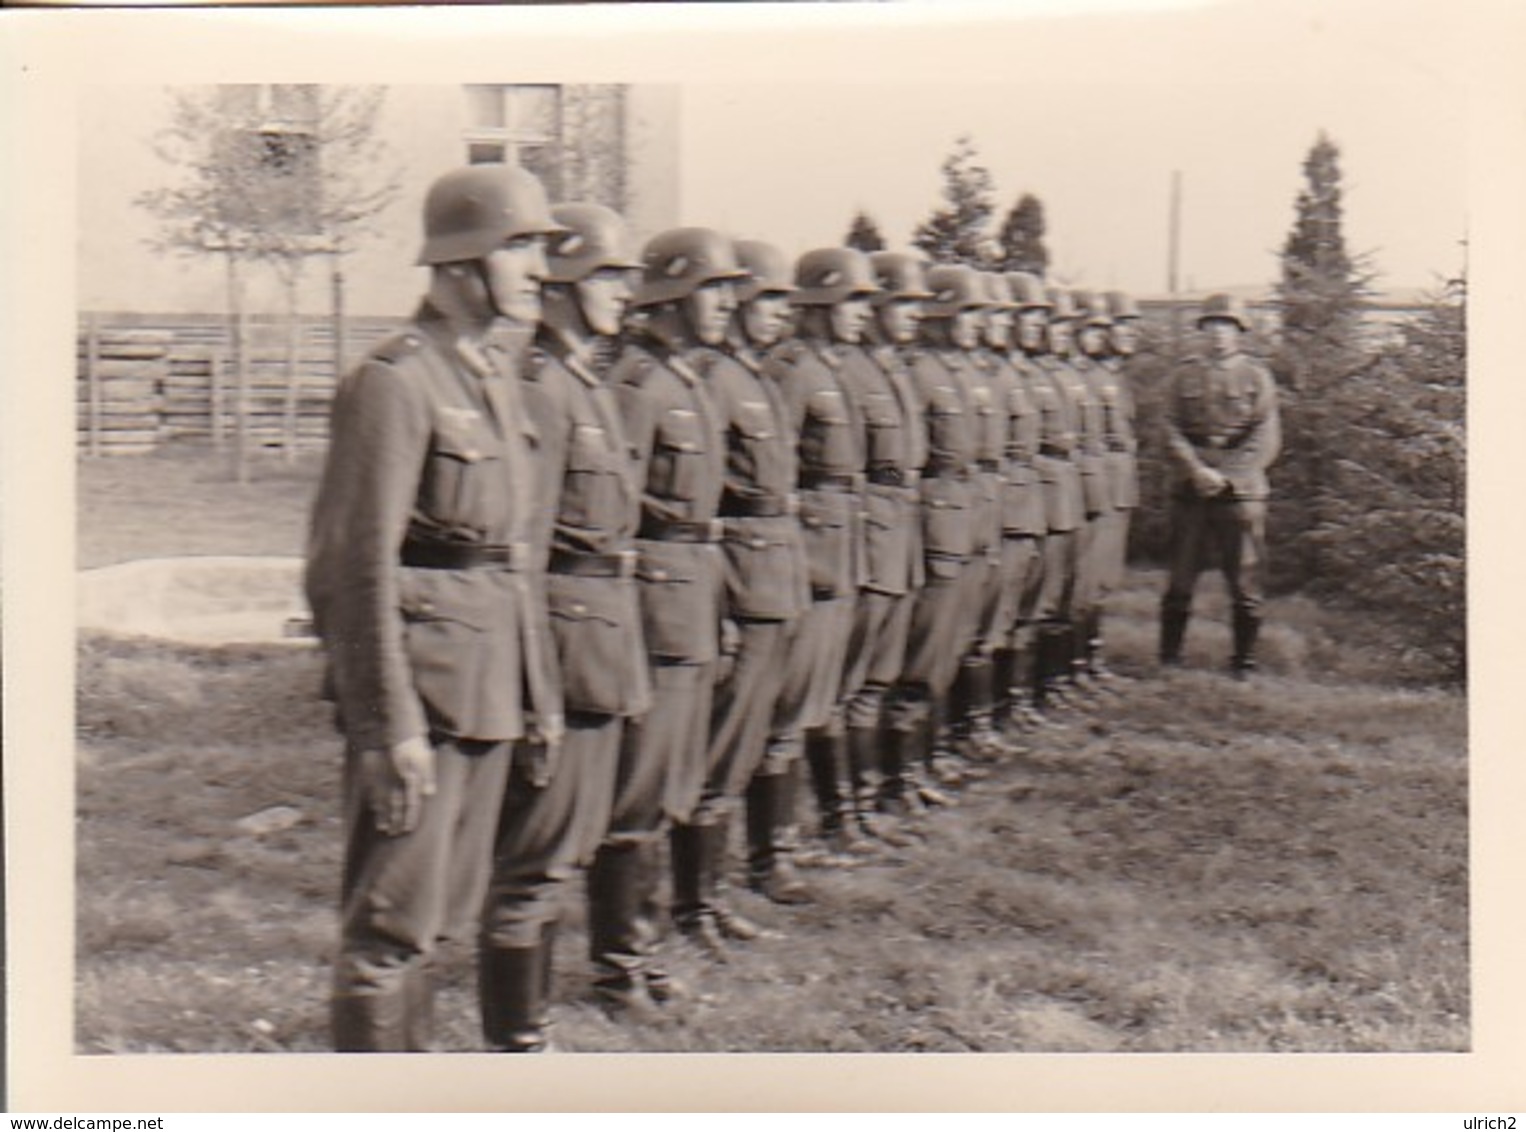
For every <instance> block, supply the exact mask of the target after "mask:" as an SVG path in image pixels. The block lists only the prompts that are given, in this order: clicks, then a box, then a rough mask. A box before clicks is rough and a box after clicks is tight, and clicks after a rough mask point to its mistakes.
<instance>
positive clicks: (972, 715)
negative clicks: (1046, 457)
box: [949, 272, 1020, 773]
mask: <svg viewBox="0 0 1526 1132" xmlns="http://www.w3.org/2000/svg"><path fill="white" fill-rule="evenodd" d="M980 283H981V286H982V287H984V289H985V293H986V298H987V300H988V305H987V306H986V307H985V308H984V311H983V313H984V318H983V319H982V320H981V324H980V338H979V344H978V346H977V347H976V348H975V349H973V350H971V351H970V353H969V363H970V364H969V365H968V367H966V370H965V373H966V375H967V379H968V380H967V396H968V399H969V404H970V407H971V409H972V411H973V416H972V420H973V422H974V424H975V430H976V463H977V467H978V469H979V470H978V472H977V475H976V480H975V483H976V486H977V492H978V495H979V499H980V505H981V509H980V513H979V517H978V518H977V519H976V528H977V531H978V532H979V535H978V538H979V548H978V550H977V557H976V559H975V560H974V561H972V562H971V564H970V568H969V570H968V572H967V578H968V584H969V587H970V592H969V597H968V601H969V603H970V606H971V608H972V609H973V610H974V614H975V624H974V631H973V635H972V637H971V639H970V642H969V646H968V648H967V649H966V651H965V654H964V657H963V658H962V659H961V661H960V664H959V674H958V676H957V677H956V678H955V680H954V687H953V692H952V696H951V702H950V711H949V715H950V723H951V725H952V736H953V739H954V747H955V749H956V750H957V751H958V752H959V753H960V754H961V755H962V756H963V757H964V758H966V759H967V760H970V761H973V762H976V763H980V762H990V761H993V760H995V759H998V758H1000V757H1001V756H1002V755H1004V754H1009V753H1011V751H1012V749H1013V748H1012V746H1011V745H1010V744H1009V743H1008V741H1007V740H1006V738H1005V737H1004V736H1002V735H1000V734H999V733H998V732H997V731H996V729H995V727H994V718H995V705H996V672H995V664H994V657H995V655H996V652H997V650H998V648H1000V647H1001V646H1002V645H1003V644H1004V643H1005V641H1006V638H1007V637H1008V635H1009V633H1010V625H1011V617H1012V615H1011V612H1010V610H1011V607H1012V604H1013V603H1012V602H1010V601H1009V600H1008V595H1009V592H1010V586H1009V585H1007V584H1006V581H1005V578H1006V573H1005V569H1004V568H1011V569H1014V570H1015V569H1016V568H1017V564H1016V563H1012V562H1009V561H1008V560H1007V559H1008V547H1007V542H1008V540H1007V538H1006V527H1007V524H1006V521H1005V520H1006V511H1007V508H1008V504H1009V502H1010V497H1009V488H1010V486H1011V485H1010V480H1009V478H1008V474H1007V464H1008V451H1009V447H1010V444H1011V440H1010V432H1011V428H1012V409H1013V396H1014V390H1015V389H1016V387H1017V381H1018V378H1017V374H1016V373H1015V372H1014V371H1013V369H1012V367H1011V366H1010V365H1009V364H1008V363H1007V361H1006V358H1005V353H1006V348H1007V345H1008V343H1009V342H1010V340H1011V335H1012V319H1013V313H1012V312H1013V311H1014V310H1016V309H1017V304H1016V303H1015V302H1014V301H1013V300H1012V293H1011V289H1010V288H1009V286H1008V284H1007V281H1006V279H1005V278H1003V277H1002V276H1000V275H998V274H996V273H994V272H982V273H981V274H980ZM1013 541H1014V544H1015V545H1014V547H1013V550H1014V551H1016V550H1017V549H1018V546H1019V545H1020V540H1013ZM1004 675H1005V674H1004ZM965 773H969V772H968V771H966V772H965Z"/></svg>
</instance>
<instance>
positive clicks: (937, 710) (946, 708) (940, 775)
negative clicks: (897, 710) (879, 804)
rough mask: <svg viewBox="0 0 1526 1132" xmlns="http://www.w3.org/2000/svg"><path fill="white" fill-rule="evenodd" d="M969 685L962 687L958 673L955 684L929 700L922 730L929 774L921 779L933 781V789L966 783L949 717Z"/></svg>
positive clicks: (923, 749)
mask: <svg viewBox="0 0 1526 1132" xmlns="http://www.w3.org/2000/svg"><path fill="white" fill-rule="evenodd" d="M963 671H964V666H963V665H962V664H961V665H960V666H959V672H960V673H962V672H963ZM967 688H968V685H964V686H963V687H961V685H960V682H959V679H958V677H957V675H956V677H955V679H954V686H953V687H952V688H950V689H949V691H948V692H947V693H945V694H944V695H941V696H933V697H932V698H931V699H930V700H929V701H928V709H927V722H926V724H925V727H926V730H925V732H924V733H923V744H922V767H923V770H924V772H925V775H926V777H925V778H924V779H922V783H924V784H927V785H931V786H932V788H933V789H934V790H937V789H938V787H940V786H945V787H948V788H950V789H952V788H954V787H956V786H962V785H964V780H965V774H964V768H963V766H962V765H961V764H962V762H963V760H961V759H959V758H958V757H956V756H955V755H954V752H953V749H952V742H953V727H952V725H951V723H950V719H951V717H952V715H953V709H954V708H955V707H956V706H962V704H961V703H960V701H959V699H958V698H957V697H958V696H960V695H962V694H963V692H964V691H965V690H966V689H967ZM919 793H920V789H919ZM940 793H941V791H940ZM945 797H947V795H945ZM923 800H924V801H926V798H925V797H924V799H923ZM933 804H934V805H936V804H937V803H933Z"/></svg>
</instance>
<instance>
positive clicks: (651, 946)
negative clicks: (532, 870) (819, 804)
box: [588, 663, 714, 999]
mask: <svg viewBox="0 0 1526 1132" xmlns="http://www.w3.org/2000/svg"><path fill="white" fill-rule="evenodd" d="M649 671H650V675H651V682H652V708H651V710H649V711H648V713H647V714H646V715H644V716H642V717H641V718H640V719H631V720H626V721H625V725H624V727H623V729H622V734H621V738H620V749H619V757H618V759H617V763H616V773H615V776H614V797H613V801H612V804H611V807H610V817H609V829H608V831H607V833H606V834H605V837H604V841H603V844H602V845H601V846H600V848H599V850H598V853H597V854H596V856H595V858H594V865H593V872H592V873H591V874H590V876H589V884H588V905H589V906H588V920H589V926H590V939H589V946H590V952H591V957H592V959H593V963H594V977H595V979H596V980H600V979H603V978H605V977H606V976H608V975H609V974H611V972H612V971H613V969H614V968H616V967H619V968H622V969H625V970H629V971H631V973H632V974H633V975H634V973H635V971H636V970H639V972H640V974H641V976H642V978H644V979H645V981H646V984H647V987H648V990H649V991H650V992H651V994H652V997H654V998H658V999H664V998H666V997H673V995H669V993H668V991H669V988H670V987H676V984H675V983H674V981H673V980H671V979H670V978H669V976H668V974H667V972H666V971H664V970H663V969H662V967H661V965H660V962H659V960H658V958H657V954H656V953H657V942H658V938H659V933H658V931H657V928H656V926H655V922H654V918H653V917H654V908H655V905H656V901H657V888H658V884H659V879H660V876H661V862H660V857H661V853H662V840H663V839H662V837H661V834H662V829H663V825H664V822H665V820H666V819H667V818H668V816H670V815H672V814H673V813H675V812H679V811H680V810H682V809H683V808H684V807H688V808H689V809H692V808H693V806H694V805H696V804H697V803H696V800H697V798H698V795H699V790H700V785H701V780H702V775H703V769H704V768H703V762H704V746H705V736H704V728H705V726H706V725H707V723H708V719H709V704H710V694H711V685H712V682H713V679H714V676H713V672H714V669H713V667H712V666H710V665H695V664H663V663H659V664H655V665H652V666H651V668H650V670H649ZM684 812H687V811H684ZM627 854H634V855H635V857H636V859H637V861H638V862H639V864H638V865H630V864H626V863H625V861H626V855H627ZM606 870H613V873H611V872H609V871H606ZM594 874H598V875H594ZM595 925H598V927H597V928H596V927H595ZM632 940H635V941H639V943H638V945H637V947H636V949H635V950H636V956H634V957H633V956H632V955H631V954H630V949H629V948H628V946H627V942H626V941H632ZM606 944H607V945H608V947H609V948H610V949H611V950H610V952H609V953H608V954H607V955H606V954H603V953H601V951H600V949H601V948H603V947H604V946H605V945H606ZM637 997H638V999H639V994H638V995H637Z"/></svg>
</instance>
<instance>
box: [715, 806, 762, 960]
mask: <svg viewBox="0 0 1526 1132" xmlns="http://www.w3.org/2000/svg"><path fill="white" fill-rule="evenodd" d="M730 857H731V818H730V815H729V814H723V815H721V816H719V817H717V818H716V819H715V821H714V822H712V823H711V824H710V825H709V826H708V827H707V829H706V833H705V876H706V878H707V882H708V883H709V886H710V888H709V892H710V895H709V898H708V902H709V907H710V918H711V919H712V920H714V922H715V926H716V929H717V930H718V931H719V932H720V933H721V935H722V937H723V938H725V939H731V940H736V941H737V942H739V943H748V942H750V941H752V940H755V939H758V938H760V937H762V936H767V935H774V934H777V933H774V932H770V931H767V930H766V929H764V928H763V926H762V925H761V924H757V923H754V922H753V921H752V920H749V919H748V918H747V917H746V916H744V915H742V913H740V912H738V911H737V910H736V909H735V908H733V907H732V906H731V898H730V892H731V881H730V879H729V869H728V868H727V862H728V861H729V860H730Z"/></svg>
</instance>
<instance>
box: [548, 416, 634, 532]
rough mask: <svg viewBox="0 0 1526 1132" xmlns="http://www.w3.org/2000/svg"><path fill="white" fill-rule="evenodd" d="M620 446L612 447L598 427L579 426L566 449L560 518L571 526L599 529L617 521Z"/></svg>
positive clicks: (622, 457) (620, 499)
mask: <svg viewBox="0 0 1526 1132" xmlns="http://www.w3.org/2000/svg"><path fill="white" fill-rule="evenodd" d="M625 458H626V456H625V449H624V446H623V445H613V444H612V441H611V438H610V436H609V434H608V433H607V432H606V431H605V430H604V429H603V428H601V427H600V426H598V425H591V424H579V425H575V426H574V427H573V430H572V440H571V443H570V445H569V447H568V450H567V474H566V479H565V481H564V483H563V485H562V499H561V519H562V521H563V522H565V523H567V524H568V525H570V526H574V527H590V528H601V527H607V526H609V525H611V524H613V523H615V522H617V521H618V519H619V517H620V515H621V512H622V511H623V510H624V507H625V488H624V483H623V476H622V466H621V465H622V464H623V463H624V461H625Z"/></svg>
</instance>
